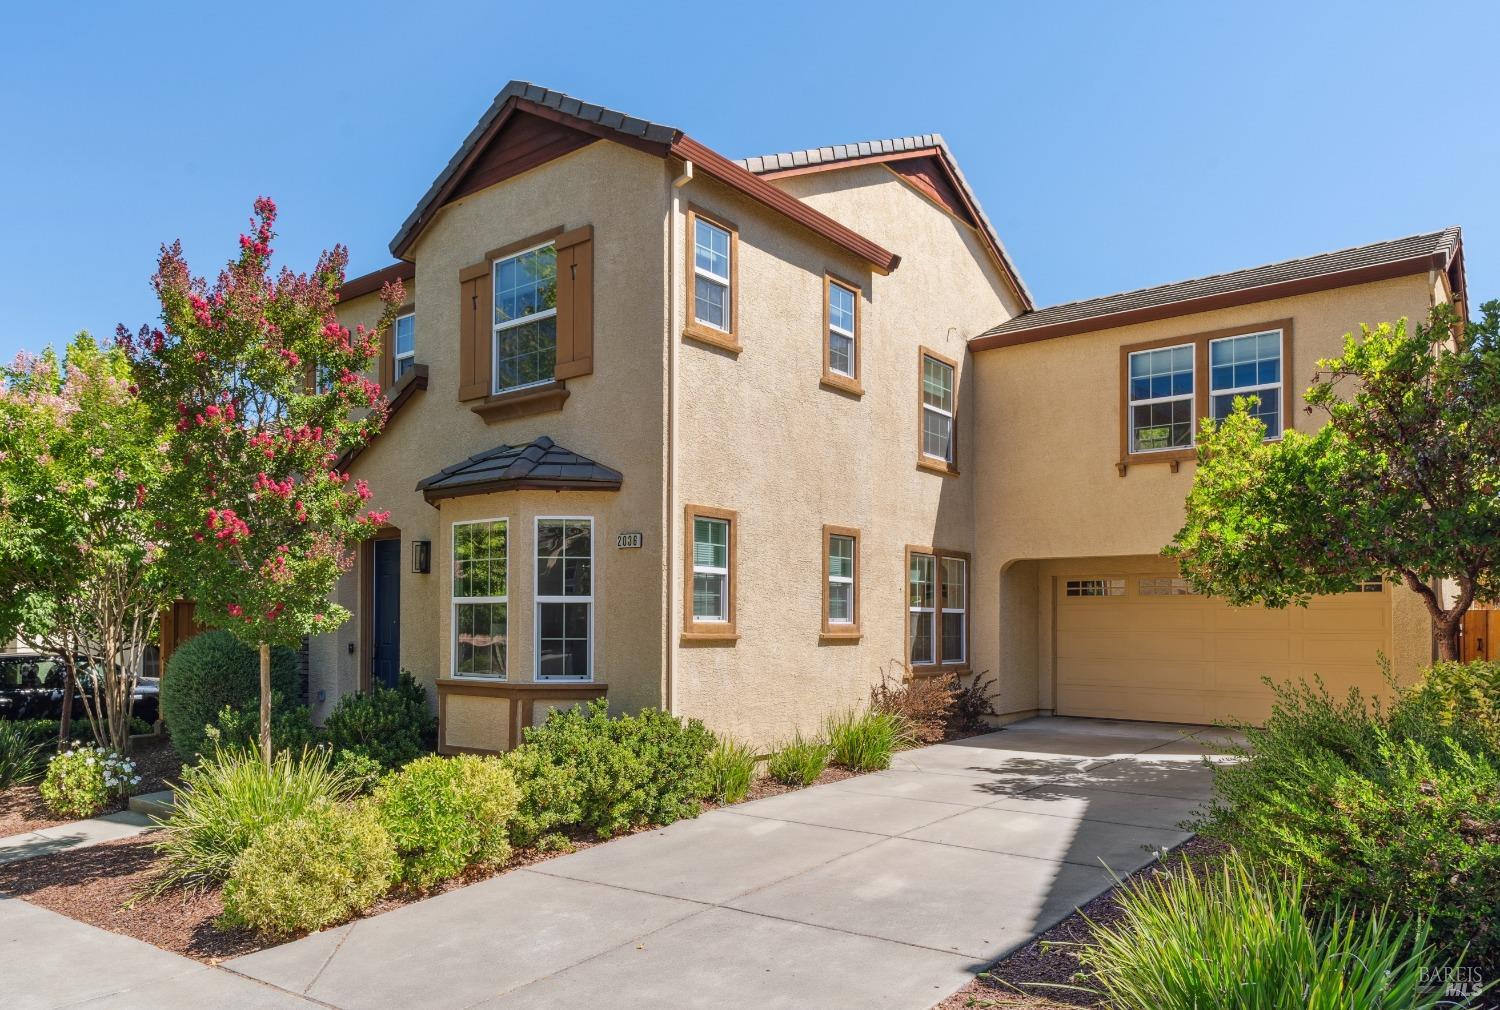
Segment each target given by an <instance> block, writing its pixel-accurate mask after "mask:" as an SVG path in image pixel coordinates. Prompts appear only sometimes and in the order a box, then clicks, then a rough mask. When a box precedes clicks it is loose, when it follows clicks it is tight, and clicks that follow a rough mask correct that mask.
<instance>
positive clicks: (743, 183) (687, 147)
mask: <svg viewBox="0 0 1500 1010" xmlns="http://www.w3.org/2000/svg"><path fill="white" fill-rule="evenodd" d="M671 153H672V155H673V156H674V157H677V158H680V159H682V160H683V161H691V162H692V163H693V170H694V172H695V173H696V172H700V171H701V172H702V173H703V174H704V175H707V176H708V177H710V178H712V179H715V180H717V181H718V182H721V183H723V184H724V185H726V186H728V187H730V188H731V189H735V190H738V191H739V192H740V193H743V194H744V195H746V196H748V197H750V198H751V199H752V200H755V201H756V202H757V203H761V204H763V205H765V206H767V207H769V208H770V209H772V210H774V211H777V212H778V213H780V214H782V215H783V216H785V217H787V218H790V219H791V220H792V221H795V222H796V223H797V224H800V225H802V226H803V227H804V228H807V229H809V230H810V231H812V232H814V233H816V234H818V235H820V236H822V237H823V238H825V239H827V240H828V241H830V242H832V243H833V244H834V245H837V246H839V247H840V248H842V249H844V250H845V251H846V252H849V253H852V254H853V255H855V256H857V257H859V258H860V259H861V260H863V261H864V262H866V263H868V264H869V265H870V266H871V268H873V269H874V270H875V271H876V272H877V273H881V274H889V273H890V272H891V271H893V270H895V269H896V267H897V266H899V265H900V264H901V257H900V256H897V255H896V254H895V253H893V252H891V251H890V250H889V249H886V248H884V247H883V246H881V245H879V244H878V243H875V242H872V241H871V240H870V239H867V238H865V237H864V236H863V235H861V234H859V232H857V231H855V230H854V229H852V228H850V227H848V226H847V225H843V224H840V223H839V222H837V221H835V220H834V219H833V218H831V217H829V216H828V215H827V214H824V213H823V212H822V211H819V210H815V209H813V208H812V207H811V206H809V205H808V204H806V203H803V202H802V201H801V200H798V199H797V198H796V197H794V196H792V195H791V194H789V193H786V192H784V191H782V190H780V189H777V188H776V187H775V186H772V185H771V184H770V183H769V182H767V181H766V180H764V179H762V178H761V177H760V176H758V175H756V174H755V173H754V172H752V171H750V170H749V169H746V168H741V167H740V166H739V165H736V164H735V163H734V162H732V161H730V160H729V159H728V158H726V157H724V156H723V155H722V154H720V153H719V152H717V151H715V150H713V149H712V148H710V147H708V146H707V145H706V144H703V143H700V142H699V141H696V140H694V139H693V138H692V137H689V136H687V135H686V134H684V135H683V136H681V137H679V138H678V139H677V140H675V141H674V142H673V143H672V145H671Z"/></svg>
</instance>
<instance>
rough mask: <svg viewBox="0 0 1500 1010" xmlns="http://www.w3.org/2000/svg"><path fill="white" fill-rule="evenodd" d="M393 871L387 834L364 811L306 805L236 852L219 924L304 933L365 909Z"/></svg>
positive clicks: (277, 934) (281, 934) (276, 933)
mask: <svg viewBox="0 0 1500 1010" xmlns="http://www.w3.org/2000/svg"><path fill="white" fill-rule="evenodd" d="M395 867H396V850H395V848H394V847H393V846H392V844H391V836H390V834H389V833H388V832H387V831H386V830H385V828H384V827H383V826H382V825H381V823H380V821H379V820H378V819H377V818H376V817H375V815H374V812H373V811H372V810H370V809H369V808H368V806H366V805H360V806H354V807H349V806H345V805H342V804H338V803H324V804H321V805H317V806H313V807H311V808H309V809H308V810H307V811H305V812H304V813H302V814H301V815H300V816H298V817H295V818H293V819H291V820H289V821H280V822H277V823H275V824H271V825H268V826H267V827H266V829H265V831H263V832H262V833H261V834H260V836H259V837H258V838H257V839H256V840H255V841H254V842H252V843H251V844H250V846H249V848H247V849H245V851H244V852H242V853H240V854H239V856H238V857H237V858H236V859H235V861H234V865H233V868H232V869H231V870H230V873H229V879H228V880H227V881H225V883H224V891H223V898H224V915H223V918H222V919H221V920H220V922H221V925H224V926H231V927H233V926H240V927H246V928H249V929H253V930H255V931H256V932H257V933H259V934H261V935H262V936H266V937H270V938H273V939H282V938H286V937H290V936H294V935H297V934H300V933H310V932H312V931H313V930H315V929H322V928H323V927H324V926H330V925H333V924H334V923H336V922H342V921H343V920H345V919H347V918H349V917H350V916H351V915H355V914H357V913H359V912H362V911H364V910H365V909H367V908H369V907H370V906H371V905H372V904H374V903H375V901H376V899H378V898H379V897H380V896H381V895H382V894H384V893H385V892H386V889H387V888H388V887H389V886H390V883H391V876H392V874H393V873H394V871H395Z"/></svg>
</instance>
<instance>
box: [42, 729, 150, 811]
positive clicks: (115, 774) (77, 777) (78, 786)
mask: <svg viewBox="0 0 1500 1010" xmlns="http://www.w3.org/2000/svg"><path fill="white" fill-rule="evenodd" d="M140 781H141V777H140V776H139V775H137V774H136V771H135V762H134V761H131V760H130V759H129V758H127V757H125V756H124V755H122V754H119V753H117V752H115V751H112V750H105V749H104V748H103V747H86V746H83V745H82V744H76V745H74V746H73V747H72V748H70V749H68V750H66V751H63V752H62V753H61V754H57V755H54V756H53V758H52V760H51V761H50V762H48V764H47V775H46V777H45V778H43V779H42V785H41V788H40V790H39V791H40V792H41V794H42V802H43V803H46V804H47V809H48V810H50V811H52V812H53V813H54V814H56V815H57V816H59V817H92V816H94V815H95V814H97V813H98V812H99V811H101V810H103V809H104V808H105V807H106V806H107V805H108V804H109V803H110V802H111V801H112V800H116V799H119V798H120V797H121V796H124V795H126V794H127V793H129V792H130V789H131V787H132V786H136V785H139V784H140Z"/></svg>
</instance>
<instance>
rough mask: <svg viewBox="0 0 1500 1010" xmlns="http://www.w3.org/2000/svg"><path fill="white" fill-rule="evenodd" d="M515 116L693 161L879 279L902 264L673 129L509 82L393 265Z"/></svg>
mask: <svg viewBox="0 0 1500 1010" xmlns="http://www.w3.org/2000/svg"><path fill="white" fill-rule="evenodd" d="M517 112H521V113H526V114H530V115H532V116H539V117H541V118H542V119H547V120H551V121H552V122H554V123H558V124H561V125H564V126H567V127H569V128H571V129H574V130H580V131H582V132H583V133H585V134H588V135H590V136H592V137H594V138H596V139H604V140H612V141H615V142H617V143H622V144H626V145H627V146H630V147H634V148H636V149H637V150H640V151H643V152H645V153H647V154H652V155H655V156H658V157H663V158H665V157H667V156H669V155H670V156H672V157H676V158H679V159H682V160H684V161H691V162H693V163H694V165H695V166H696V167H697V168H698V169H700V170H701V171H702V172H703V174H705V175H708V176H710V177H712V178H714V179H716V180H718V181H719V182H721V183H724V184H725V185H727V186H730V187H731V188H733V189H736V190H738V191H739V192H741V193H743V194H744V195H746V196H748V197H750V198H751V199H753V200H756V201H758V202H759V203H761V204H764V205H765V206H767V207H769V208H770V209H772V210H774V211H776V212H778V213H780V214H782V215H784V216H786V217H788V218H790V219H791V220H793V221H795V222H796V223H798V224H800V225H802V226H803V227H805V228H807V229H809V230H810V231H812V232H814V233H816V234H818V235H820V236H822V237H823V238H825V239H827V240H828V241H830V242H832V243H834V244H835V245H838V246H840V247H842V248H844V249H845V250H847V251H848V252H850V253H853V254H854V255H855V256H858V257H859V258H860V259H862V260H864V261H865V262H867V263H869V264H870V265H871V266H872V267H874V268H875V269H876V270H878V271H879V272H881V273H889V272H890V271H892V270H894V269H896V266H897V264H899V263H900V262H901V258H900V257H899V256H897V255H896V254H895V253H892V252H891V251H889V250H888V249H885V248H883V247H881V246H880V245H878V244H877V243H875V242H872V241H870V240H869V239H867V238H865V237H864V236H863V235H860V234H859V233H858V232H856V231H854V229H852V228H849V227H846V226H845V225H842V224H840V223H839V222H837V221H835V220H834V219H833V218H831V217H829V216H827V215H826V214H823V213H821V212H820V211H817V210H814V209H813V208H812V207H810V206H808V205H807V204H805V203H803V202H802V201H800V200H797V199H795V198H794V197H791V196H789V195H788V194H786V193H784V192H782V191H781V190H779V189H777V188H776V187H775V186H772V185H770V184H769V183H767V182H765V181H764V180H763V179H760V178H758V177H757V176H755V174H754V173H752V172H749V171H746V170H745V168H744V167H743V166H740V165H736V164H735V163H734V162H732V161H730V160H729V159H728V158H725V157H724V156H723V155H721V154H719V153H718V152H716V151H714V150H712V149H711V148H709V147H707V146H706V145H704V144H701V143H699V142H698V141H696V140H694V139H693V138H691V137H689V136H687V135H686V134H684V133H683V132H682V131H681V130H679V129H677V128H676V127H672V126H666V125H664V124H661V123H653V122H650V121H648V120H644V119H638V118H636V117H634V116H628V115H626V114H625V113H623V112H616V111H615V110H613V109H606V108H604V107H603V106H599V105H591V104H589V103H587V102H584V101H581V100H579V99H577V98H574V97H572V96H571V95H565V94H563V93H562V92H560V91H550V90H548V89H546V88H542V87H538V86H537V85H535V84H530V83H528V82H526V81H511V82H510V83H509V84H507V85H506V86H505V87H504V88H502V89H501V90H500V93H499V94H498V95H496V96H495V100H494V101H493V102H491V103H490V107H489V108H488V109H486V110H485V113H484V115H482V116H480V117H479V122H478V123H476V124H475V125H474V129H472V130H470V131H469V135H468V136H467V137H465V138H464V141H463V143H462V144H460V145H459V148H458V150H457V151H456V152H454V155H453V157H451V158H449V159H448V164H447V165H445V166H444V167H443V170H442V171H441V172H439V173H438V176H437V178H436V179H434V180H433V182H432V185H431V186H430V187H428V189H427V192H426V193H425V194H423V196H422V199H421V200H419V201H418V202H417V206H416V208H415V209H413V210H412V212H411V213H410V214H408V215H407V217H406V220H405V221H404V222H402V224H401V228H400V229H399V230H398V231H397V232H396V235H395V237H394V238H392V239H391V255H393V256H395V257H396V258H397V259H402V258H404V256H405V255H406V252H407V250H408V249H410V248H411V245H412V243H413V242H415V241H416V238H417V236H418V235H420V234H421V232H422V229H423V228H425V227H426V226H427V225H428V224H429V223H430V222H431V221H432V219H433V217H435V216H436V215H437V212H438V210H439V209H440V208H442V206H443V205H444V204H446V203H447V202H448V200H449V198H450V197H451V196H453V195H454V191H455V188H456V187H457V186H458V185H459V184H460V182H462V181H463V178H464V176H465V174H466V173H467V171H468V170H469V169H470V168H471V167H472V166H473V165H474V164H475V162H476V160H477V159H478V158H479V156H480V155H481V154H482V153H483V152H484V150H485V148H486V147H487V146H488V145H489V144H490V142H491V141H493V140H495V139H496V138H497V137H498V136H499V134H500V130H501V128H502V127H504V126H505V124H506V122H507V121H508V120H510V119H511V117H513V116H514V115H515V114H516V113H517Z"/></svg>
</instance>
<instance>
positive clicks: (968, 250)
mask: <svg viewBox="0 0 1500 1010" xmlns="http://www.w3.org/2000/svg"><path fill="white" fill-rule="evenodd" d="M784 185H785V186H786V188H787V189H788V190H789V191H791V192H793V193H794V194H795V195H798V196H805V197H806V198H807V199H808V202H809V203H812V204H814V205H815V206H817V207H818V208H819V209H820V210H823V211H824V212H825V213H828V214H830V215H831V216H833V217H835V218H837V219H839V220H842V221H843V222H845V223H846V224H849V225H850V226H851V227H854V228H856V229H857V230H859V231H860V232H861V233H862V234H864V235H866V236H868V237H870V238H872V239H874V240H875V241H877V242H881V243H883V244H885V245H886V246H887V247H888V248H890V249H891V250H892V251H894V252H896V253H898V254H899V255H900V256H901V257H902V262H901V265H900V266H899V267H898V268H897V269H896V270H895V271H894V272H893V273H892V274H891V275H890V276H879V275H872V274H871V272H870V271H869V269H868V268H867V267H866V266H864V265H863V264H860V263H858V262H855V261H852V260H851V259H850V258H849V257H848V256H847V255H845V254H842V253H841V252H840V251H839V250H837V249H836V248H835V247H833V246H831V245H828V244H826V243H824V242H822V241H821V240H819V239H817V238H815V237H814V236H812V235H811V234H809V233H807V232H805V231H802V230H801V229H797V228H795V227H792V226H789V225H788V224H787V223H786V222H785V220H784V219H782V218H779V217H776V216H773V215H772V214H770V213H769V212H767V211H766V210H765V209H764V208H762V207H760V206H758V205H755V204H752V203H750V202H749V201H747V200H745V199H743V198H740V197H738V196H737V195H735V194H733V193H732V192H730V191H729V190H727V189H725V188H724V187H721V186H719V185H718V184H716V183H713V182H712V181H708V180H705V179H702V178H701V177H700V178H699V179H698V180H696V181H694V182H693V183H691V184H689V185H688V186H687V187H685V191H684V197H685V200H687V201H691V202H692V203H694V204H696V205H698V206H701V207H703V208H705V209H707V210H708V211H710V212H712V213H716V214H718V215H720V216H722V217H725V218H728V219H729V220H731V221H732V222H734V223H735V224H736V225H737V226H738V228H739V250H740V263H739V271H738V282H739V285H740V288H739V310H740V321H739V334H738V336H739V341H740V343H741V345H742V347H743V350H742V351H741V352H740V353H739V354H738V355H737V356H734V355H731V354H728V353H726V352H724V351H722V350H719V349H715V348H710V347H705V346H703V345H701V344H699V343H696V342H694V341H691V340H686V341H683V343H682V344H681V347H680V382H681V387H680V388H681V412H680V420H679V433H678V438H679V442H678V444H679V451H680V467H679V475H680V476H679V480H680V484H679V489H678V493H677V494H676V495H675V499H676V501H677V503H678V507H677V509H676V510H675V511H674V516H676V517H677V518H676V523H675V525H676V526H677V527H678V528H679V529H678V537H677V539H676V541H675V542H674V559H675V562H676V565H677V566H678V572H679V574H678V575H677V580H678V582H679V583H680V582H681V579H682V576H681V574H680V566H681V565H682V558H683V555H682V553H681V551H682V542H681V529H680V527H681V525H682V523H681V518H680V516H681V508H682V505H683V504H685V503H693V504H698V505H706V506H711V507H715V508H722V509H733V510H735V511H737V512H738V513H739V523H740V527H739V534H738V549H739V553H738V561H739V565H738V592H739V604H738V608H737V609H738V613H737V618H738V631H739V635H740V637H739V639H738V640H737V641H735V642H733V643H732V644H690V645H683V646H681V647H680V649H679V651H678V654H677V657H676V658H677V664H678V665H677V672H676V690H675V696H676V703H677V710H678V711H680V712H682V713H683V714H686V715H690V716H696V717H699V718H702V719H704V720H705V721H706V722H707V723H708V724H709V725H710V726H711V727H712V728H714V729H716V730H721V731H725V732H729V733H733V734H736V735H738V736H741V737H744V738H746V739H747V740H750V741H752V742H755V743H757V744H769V743H771V742H773V741H774V740H775V739H776V738H777V737H780V736H784V735H786V734H788V733H790V732H792V731H793V730H794V729H801V730H814V729H816V728H818V726H819V725H820V724H821V722H822V720H823V718H824V717H825V716H826V715H827V714H828V713H830V712H832V711H835V710H838V709H841V708H845V707H848V706H852V705H857V704H861V703H863V702H864V701H865V699H866V698H867V697H868V693H869V687H870V685H871V684H872V683H875V682H877V681H878V680H879V679H880V676H881V671H882V669H884V670H888V671H890V672H891V673H892V674H893V675H900V674H901V673H902V672H903V671H904V666H903V660H904V652H905V633H906V632H905V627H906V596H905V581H906V573H905V555H904V548H905V546H906V545H907V544H914V545H921V546H937V547H942V548H948V549H955V550H961V551H969V550H971V547H972V530H973V525H974V509H973V498H972V494H971V491H970V486H971V480H972V478H971V476H970V472H971V468H973V467H974V466H976V465H977V464H978V463H979V462H980V459H981V454H979V453H977V452H976V448H975V447H976V446H977V445H979V442H978V441H977V440H976V439H975V438H974V437H973V430H972V420H973V416H974V415H973V412H972V408H971V406H970V405H971V404H972V403H973V402H974V398H975V392H974V389H973V386H974V382H973V379H972V373H971V370H970V367H969V362H968V361H967V360H966V358H965V347H966V341H967V340H968V338H970V337H972V336H974V335H975V334H977V333H979V332H981V331H982V330H983V329H985V328H987V327H989V326H992V325H994V324H995V323H996V322H997V321H999V320H1002V319H1005V318H1008V316H1009V315H1010V313H1011V311H1012V310H1013V307H1014V303H1013V301H1012V300H1011V296H1010V294H1009V293H1008V291H1006V289H1005V288H1004V286H1003V282H1002V281H1001V279H1000V278H999V275H998V274H997V273H996V271H995V270H994V268H993V267H991V266H989V265H988V264H987V261H986V260H985V259H984V258H983V255H982V252H980V251H979V250H978V249H977V241H978V240H977V238H976V237H975V236H973V234H972V233H971V232H969V231H968V230H967V229H966V228H965V227H964V226H962V225H960V224H958V223H957V222H955V221H954V219H953V218H952V217H950V216H949V215H948V214H947V213H946V212H944V211H942V210H940V209H939V208H937V207H936V206H935V205H934V204H932V203H931V202H929V201H928V200H926V199H925V198H924V197H922V196H920V195H918V194H917V192H916V191H915V190H913V189H911V188H910V187H909V186H907V185H906V184H905V183H902V182H900V181H899V180H897V178H896V177H895V176H894V175H893V174H892V173H890V172H888V171H886V170H885V169H883V168H878V167H876V168H873V169H872V168H854V169H847V170H843V171H839V172H832V173H827V174H824V175H818V176H809V177H803V178H801V179H789V180H785V182H784ZM678 227H679V228H682V227H683V225H682V224H681V219H679V224H678ZM681 234H683V233H682V232H679V235H681ZM825 271H832V272H834V273H836V274H838V275H841V276H843V277H844V278H846V279H848V280H850V281H855V282H858V283H860V284H862V285H863V286H864V294H865V298H866V300H865V301H864V302H863V304H862V317H861V324H862V335H861V338H862V339H861V349H862V353H863V363H862V365H861V381H862V384H863V386H864V390H865V392H864V395H863V396H862V397H858V398H856V397H852V396H849V395H846V394H844V393H840V392H836V391H832V390H829V389H824V388H821V387H820V385H819V379H820V377H821V375H822V361H823V359H822V347H823V344H822V341H823V339H824V335H823V332H822V327H823V275H824V272H825ZM674 297H676V298H677V299H678V300H679V301H678V305H679V306H683V308H680V309H679V313H684V312H685V311H686V308H685V306H686V291H685V289H684V288H683V286H682V282H681V279H680V278H679V280H678V286H677V288H676V290H675V293H674ZM923 345H925V346H927V347H930V348H932V349H934V350H936V351H939V352H941V353H943V354H945V355H947V356H948V357H950V358H954V359H957V360H958V361H959V369H958V375H957V377H956V382H957V389H958V401H959V414H958V426H957V432H958V435H957V437H958V447H959V448H958V464H959V469H960V472H961V474H962V475H961V476H959V477H945V476H942V475H938V474H934V473H930V472H926V471H919V470H918V469H917V466H916V461H917V434H918V433H917V423H918V421H917V417H918V364H919V350H918V349H919V347H921V346H923ZM825 523H827V524H834V525H840V526H852V527H857V528H858V529H859V530H860V533H861V555H860V556H861V562H862V565H863V571H862V575H861V577H860V587H859V591H860V593H861V602H860V618H861V625H862V629H863V638H862V639H861V640H860V641H859V642H858V643H855V644H849V643H832V642H822V641H821V640H820V630H821V606H822V579H823V575H822V527H823V525H824V524H825ZM680 594H681V587H680V585H679V586H678V588H677V595H675V596H674V605H673V608H674V614H680V612H681V606H682V604H681V595H680Z"/></svg>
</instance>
